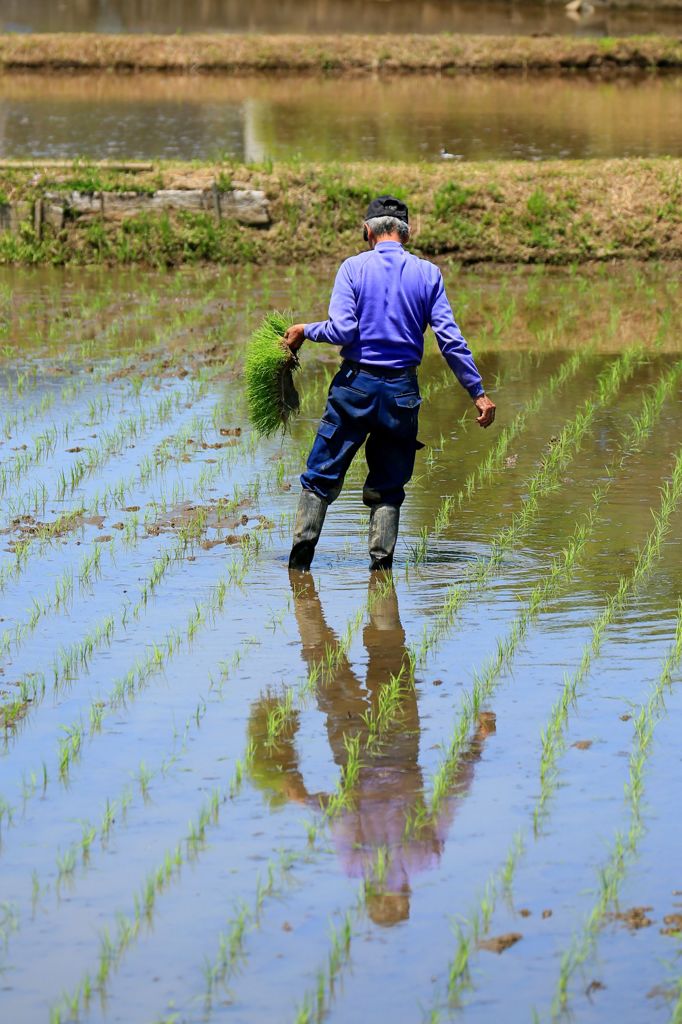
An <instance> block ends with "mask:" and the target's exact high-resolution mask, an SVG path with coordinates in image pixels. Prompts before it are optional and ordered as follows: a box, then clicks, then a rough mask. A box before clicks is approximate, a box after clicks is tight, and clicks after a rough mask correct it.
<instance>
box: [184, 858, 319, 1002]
mask: <svg viewBox="0 0 682 1024" xmlns="http://www.w3.org/2000/svg"><path fill="white" fill-rule="evenodd" d="M306 859H307V857H306V853H305V851H304V852H303V854H299V855H296V854H289V853H281V854H279V856H277V857H276V858H275V857H272V858H270V860H269V861H268V863H267V864H266V866H265V870H264V871H263V872H262V873H261V872H259V873H258V875H257V876H256V883H255V893H254V899H253V904H252V905H249V904H248V903H246V901H245V900H242V901H240V902H239V904H237V906H236V907H235V909H234V912H233V914H232V915H231V916H230V918H229V919H228V920H227V921H226V923H225V926H224V928H223V930H222V931H221V932H220V934H219V935H218V949H217V951H216V954H215V956H214V957H213V958H212V959H210V960H209V959H206V960H205V962H204V978H205V988H204V996H203V1009H204V1014H205V1015H206V1016H210V1012H211V1008H212V1006H213V1001H214V998H215V993H216V990H217V989H218V987H219V986H220V987H222V988H223V989H224V987H225V985H226V983H227V981H228V979H229V978H230V977H231V976H232V975H233V974H234V973H235V971H236V970H237V968H238V967H243V964H244V960H245V948H244V944H245V940H246V937H247V935H248V934H249V932H253V931H255V930H256V929H257V928H258V927H259V925H260V922H261V913H262V910H263V906H264V904H265V901H266V900H267V899H281V898H282V897H283V896H284V894H285V893H286V890H287V886H288V885H289V883H290V880H291V870H292V867H293V866H294V864H295V863H298V862H301V861H305V860H306Z"/></svg>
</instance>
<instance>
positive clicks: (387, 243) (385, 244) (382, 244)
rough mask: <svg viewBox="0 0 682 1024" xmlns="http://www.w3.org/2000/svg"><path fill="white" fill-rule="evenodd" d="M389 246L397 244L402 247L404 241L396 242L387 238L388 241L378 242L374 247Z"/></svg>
mask: <svg viewBox="0 0 682 1024" xmlns="http://www.w3.org/2000/svg"><path fill="white" fill-rule="evenodd" d="M387 246H391V248H392V247H393V246H397V247H398V249H402V247H403V243H402V242H394V241H393V239H391V238H387V239H386V241H384V242H377V244H376V245H375V246H374V248H375V249H385V248H386V247H387Z"/></svg>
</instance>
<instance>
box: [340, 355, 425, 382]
mask: <svg viewBox="0 0 682 1024" xmlns="http://www.w3.org/2000/svg"><path fill="white" fill-rule="evenodd" d="M341 369H342V370H347V369H350V370H355V371H356V372H362V373H371V374H372V376H373V377H383V378H384V379H385V380H393V379H394V378H396V377H415V378H416V376H417V367H416V366H405V367H402V368H398V367H394V366H376V365H375V364H374V363H356V362H355V361H354V360H352V359H344V361H343V363H342V364H341Z"/></svg>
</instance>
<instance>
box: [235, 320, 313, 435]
mask: <svg viewBox="0 0 682 1024" xmlns="http://www.w3.org/2000/svg"><path fill="white" fill-rule="evenodd" d="M290 323H291V318H290V317H288V316H286V315H285V314H283V313H279V312H273V313H268V314H267V316H266V317H265V318H264V319H263V321H262V323H261V324H260V325H259V326H258V327H257V328H256V330H255V331H254V333H253V334H252V335H251V339H250V341H249V344H248V347H247V350H246V357H245V360H244V378H245V384H246V399H247V402H248V406H249V417H250V419H251V422H252V424H253V427H254V429H255V430H256V431H257V433H258V434H260V435H261V436H262V437H270V436H271V435H272V434H274V433H275V432H276V431H277V430H279V429H280V428H286V425H287V422H288V420H289V417H290V416H291V414H292V413H294V412H296V411H297V410H298V408H299V400H298V394H297V392H296V388H295V387H294V383H293V371H294V370H296V369H297V368H298V359H297V358H296V356H295V355H294V354H293V353H292V352H291V351H290V350H288V349H287V348H286V346H285V345H284V344H283V342H282V338H283V336H284V333H285V331H286V329H287V327H288V326H289V324H290Z"/></svg>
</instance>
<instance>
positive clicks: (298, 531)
mask: <svg viewBox="0 0 682 1024" xmlns="http://www.w3.org/2000/svg"><path fill="white" fill-rule="evenodd" d="M328 508H329V503H328V502H326V501H325V500H324V498H320V497H319V496H318V495H317V494H315V492H314V491H307V490H303V491H301V497H300V498H299V501H298V509H297V510H296V522H295V524H294V542H293V544H292V547H291V554H290V555H289V568H290V569H298V570H299V572H307V571H308V570H309V569H310V564H311V562H312V560H313V555H314V554H315V545H316V544H317V542H318V540H319V537H320V533H321V532H322V526H323V524H324V517H325V516H326V514H327V509H328Z"/></svg>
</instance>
